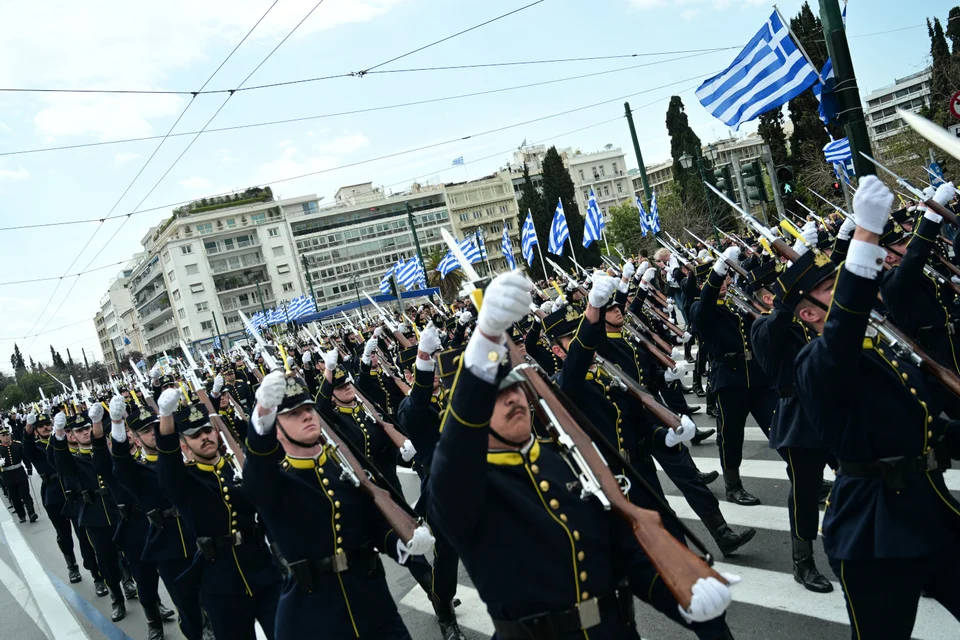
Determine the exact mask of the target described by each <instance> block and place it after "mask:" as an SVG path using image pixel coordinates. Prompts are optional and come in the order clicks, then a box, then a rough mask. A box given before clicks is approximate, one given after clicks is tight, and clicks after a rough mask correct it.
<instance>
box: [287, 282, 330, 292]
mask: <svg viewBox="0 0 960 640" xmlns="http://www.w3.org/2000/svg"><path fill="white" fill-rule="evenodd" d="M282 288H283V290H284V292H289V291H293V283H292V282H284V283H283V286H282ZM334 289H336V287H334Z"/></svg>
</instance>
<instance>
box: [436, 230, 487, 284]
mask: <svg viewBox="0 0 960 640" xmlns="http://www.w3.org/2000/svg"><path fill="white" fill-rule="evenodd" d="M457 246H459V247H460V251H462V252H463V255H464V257H465V258H466V259H467V260H469V261H470V264H473V263H475V262H480V261H481V260H483V259H484V258H485V257H486V255H487V252H486V249H483V250H482V251H481V249H479V248H477V245H475V244H474V243H473V241H471V240H469V239H468V238H464V239H463V240H461V241H460V242H459V243H458V245H457ZM459 267H460V262H459V261H458V260H457V259H456V257H454V255H453V252H452V251H447V255H445V256H443V260H441V261H440V264H438V265H437V271H439V272H440V277H441V278H446V277H447V274H448V273H450V272H451V271H453V270H455V269H458V268H459Z"/></svg>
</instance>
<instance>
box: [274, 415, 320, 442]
mask: <svg viewBox="0 0 960 640" xmlns="http://www.w3.org/2000/svg"><path fill="white" fill-rule="evenodd" d="M277 421H278V422H279V423H280V426H281V427H283V429H282V430H278V431H277V439H278V440H280V442H281V443H282V444H283V445H284V447H286V445H287V443H289V442H290V441H289V440H288V439H287V438H288V437H289V438H290V439H293V440H296V441H298V442H304V443H311V442H316V441H317V439H318V438H319V437H320V415H319V414H318V413H317V412H316V410H315V409H314V408H313V405H309V404H305V405H302V406H300V407H297V408H296V409H294V410H293V411H288V412H287V413H281V414H279V415H278V416H277ZM295 446H296V445H295Z"/></svg>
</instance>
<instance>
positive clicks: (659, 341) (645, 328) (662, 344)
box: [624, 309, 673, 368]
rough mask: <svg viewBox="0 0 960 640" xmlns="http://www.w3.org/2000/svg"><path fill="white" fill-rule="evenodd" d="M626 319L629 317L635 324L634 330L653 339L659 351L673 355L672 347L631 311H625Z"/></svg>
mask: <svg viewBox="0 0 960 640" xmlns="http://www.w3.org/2000/svg"><path fill="white" fill-rule="evenodd" d="M627 317H629V318H630V319H631V320H633V321H634V322H635V323H636V325H637V327H636V328H637V329H639V330H640V331H642V332H643V333H645V334H647V335H649V336H650V337H651V338H652V339H653V341H654V342H655V343H656V344H657V346H658V347H659V348H660V349H662V350H663V352H664V353H673V347H672V346H671V345H670V344H669V343H668V342H667V341H666V340H664V339H663V338H661V337H660V334H658V333H657V332H656V331H654V330H652V329H651V328H650V327H648V326H647V325H646V324H645V323H644V322H643V320H642V319H640V318H639V317H638V316H637V314H635V313H634V312H633V311H630V309H627ZM624 326H626V325H624ZM671 368H672V367H671Z"/></svg>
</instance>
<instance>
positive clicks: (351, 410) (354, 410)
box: [337, 403, 360, 416]
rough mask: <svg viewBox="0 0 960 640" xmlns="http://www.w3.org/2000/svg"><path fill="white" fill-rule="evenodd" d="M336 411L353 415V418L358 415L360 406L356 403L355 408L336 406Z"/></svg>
mask: <svg viewBox="0 0 960 640" xmlns="http://www.w3.org/2000/svg"><path fill="white" fill-rule="evenodd" d="M337 411H339V412H340V413H347V414H350V415H354V416H355V415H357V414H358V413H360V404H359V403H357V404H356V405H355V406H352V407H341V406H338V407H337Z"/></svg>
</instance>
